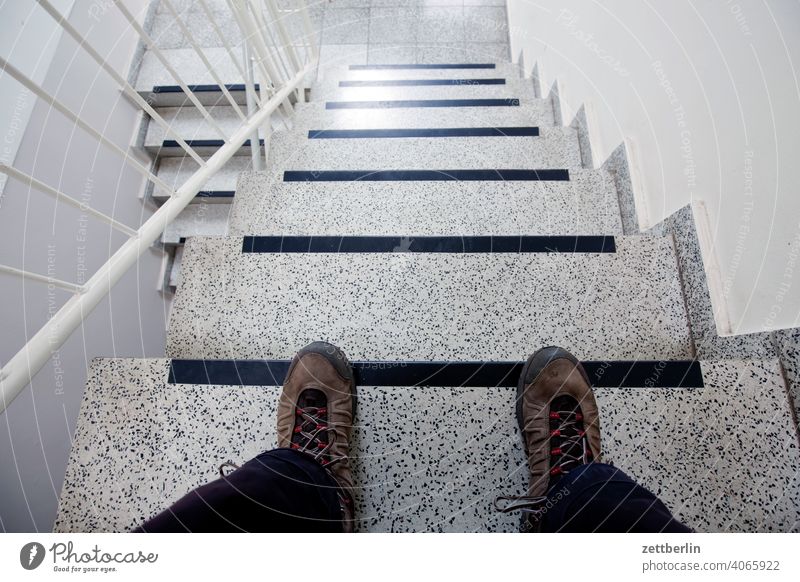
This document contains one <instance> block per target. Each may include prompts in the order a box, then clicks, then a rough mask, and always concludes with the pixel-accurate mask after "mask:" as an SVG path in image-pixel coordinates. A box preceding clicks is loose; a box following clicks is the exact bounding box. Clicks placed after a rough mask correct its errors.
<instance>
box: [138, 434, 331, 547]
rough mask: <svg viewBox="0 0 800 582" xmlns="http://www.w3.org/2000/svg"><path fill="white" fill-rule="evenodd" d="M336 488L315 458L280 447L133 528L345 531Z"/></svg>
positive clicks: (189, 494)
mask: <svg viewBox="0 0 800 582" xmlns="http://www.w3.org/2000/svg"><path fill="white" fill-rule="evenodd" d="M337 492H338V487H337V485H336V482H335V481H334V480H333V478H332V477H331V476H330V475H329V474H328V472H327V471H326V470H325V469H323V468H322V466H321V465H320V464H319V463H317V462H316V461H314V460H313V459H312V458H311V457H309V456H308V455H305V454H303V453H300V452H297V451H293V450H290V449H275V450H273V451H267V452H265V453H261V454H260V455H258V456H257V457H256V458H255V459H252V460H250V461H248V462H247V463H245V464H244V465H242V467H241V468H239V469H237V470H236V471H234V472H233V473H231V474H229V475H227V476H226V477H223V478H221V479H217V480H216V481H212V482H211V483H208V484H206V485H203V486H201V487H198V488H197V489H195V490H194V491H191V492H189V493H187V494H186V495H185V496H184V497H182V498H181V499H179V500H178V501H177V502H176V503H175V504H174V505H172V506H171V507H170V508H169V509H167V510H165V511H162V512H161V513H159V514H158V515H156V516H155V517H153V518H151V519H149V520H148V521H146V522H145V523H143V524H142V525H141V526H139V527H138V528H137V529H136V530H134V531H137V532H185V531H190V532H237V531H250V532H340V531H342V521H341V520H342V514H341V508H340V505H339V498H338V495H337Z"/></svg>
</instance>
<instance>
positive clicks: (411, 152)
mask: <svg viewBox="0 0 800 582" xmlns="http://www.w3.org/2000/svg"><path fill="white" fill-rule="evenodd" d="M581 167H583V162H582V160H581V153H580V146H579V144H578V134H577V132H576V131H575V129H573V128H571V127H551V128H544V129H542V130H541V131H540V134H539V136H536V137H533V136H524V137H517V136H496V137H431V138H428V137H408V138H405V137H404V138H358V139H308V132H307V131H302V130H299V131H291V132H276V133H275V134H274V135H273V136H272V139H271V143H270V148H269V155H268V157H267V168H268V169H276V170H277V169H280V170H393V169H398V170H399V169H448V168H449V169H475V170H477V169H493V168H500V169H503V168H506V169H510V168H520V169H529V168H533V169H545V168H567V169H572V168H581Z"/></svg>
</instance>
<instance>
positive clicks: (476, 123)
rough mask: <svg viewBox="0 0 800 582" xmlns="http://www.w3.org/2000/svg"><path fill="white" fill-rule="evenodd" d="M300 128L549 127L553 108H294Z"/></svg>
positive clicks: (542, 102)
mask: <svg viewBox="0 0 800 582" xmlns="http://www.w3.org/2000/svg"><path fill="white" fill-rule="evenodd" d="M294 123H295V127H296V128H298V129H300V128H303V129H306V130H309V129H392V128H418V127H424V128H429V127H506V126H525V125H535V126H539V127H552V126H553V109H552V107H551V105H550V103H549V102H548V101H545V100H543V99H540V100H537V101H533V102H531V103H526V104H523V105H521V106H520V107H416V108H407V109H406V108H392V109H325V105H324V104H322V103H306V104H304V105H302V106H300V107H298V108H297V116H296V117H295V119H294Z"/></svg>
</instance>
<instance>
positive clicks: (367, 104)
mask: <svg viewBox="0 0 800 582" xmlns="http://www.w3.org/2000/svg"><path fill="white" fill-rule="evenodd" d="M519 105H520V100H519V98H518V97H505V98H502V99H387V100H384V101H326V102H325V109H410V108H417V107H434V108H437V109H438V108H442V107H448V108H449V107H519Z"/></svg>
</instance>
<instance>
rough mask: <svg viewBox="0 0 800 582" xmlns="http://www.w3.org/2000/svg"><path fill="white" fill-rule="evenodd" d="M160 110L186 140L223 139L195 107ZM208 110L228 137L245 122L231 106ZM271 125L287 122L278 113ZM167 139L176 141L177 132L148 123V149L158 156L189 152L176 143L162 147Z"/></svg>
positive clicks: (247, 151)
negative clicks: (175, 134) (169, 131)
mask: <svg viewBox="0 0 800 582" xmlns="http://www.w3.org/2000/svg"><path fill="white" fill-rule="evenodd" d="M157 111H158V114H159V115H161V117H162V118H163V119H164V121H165V122H166V123H167V124H168V125H169V127H170V129H171V130H172V131H173V132H174V133H177V134H178V135H179V136H180V137H181V138H183V139H184V140H187V142H188V141H189V140H194V141H197V142H203V141H208V140H214V141H219V140H221V139H222V137H221V136H220V134H219V133H218V132H217V131H216V130H215V129H214V127H213V126H212V125H211V124H210V123H209V122H208V121H207V120H206V119H205V118H204V117H203V115H202V113H200V111H199V110H198V109H197V108H196V107H193V106H188V107H160V108H158V110H157ZM207 111H208V113H209V114H210V115H211V117H212V118H213V120H214V123H216V124H217V126H218V127H219V128H220V129H221V130H222V131H223V133H224V134H225V135H226V136H229V135H232V134H233V133H234V132H236V130H238V129H239V127H241V125H242V123H243V121H242V119H241V118H240V117H239V114H238V113H237V112H236V110H235V109H234V108H233V107H231V106H229V105H216V106H211V107H208V108H207ZM242 112H243V113H245V114H246V113H247V109H246V108H242ZM271 126H272V128H273V130H276V131H277V130H281V131H283V130H285V129H286V125H284V124H283V121H282V119H281V118H280V117H279V116H274V117H273V119H271ZM261 138H262V139H263V138H264V135H263V131H262V132H261ZM167 140H169V141H172V142H174V141H175V136H174V134H172V133H167V131H166V130H165V129H164V128H163V127H162V126H161V125H160V124H158V123H156V122H154V121H151V122H150V123H149V124H148V126H147V133H146V135H145V140H144V146H145V148H146V149H147V150H148V151H150V152H152V153H154V154H156V155H159V154H161V155H170V156H172V155H186V154H185V152H184V151H183V149H182V148H181V147H180V146H179V145H178V144H177V143H174V144H172V145H171V146H170V147H163V148H162V146H163V145H164V142H165V141H167ZM189 145H191V146H193V147H195V148H197V150H198V152H202V151H203V149H202V147H203V146H202V145H200V146H198V145H197V144H192V143H190V144H189ZM217 147H218V146H217ZM167 150H170V151H167ZM242 150H245V153H246V154H247V155H249V154H250V151H249V149H247V148H244V147H243V148H242ZM212 153H213V152H212ZM201 155H204V154H201Z"/></svg>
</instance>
